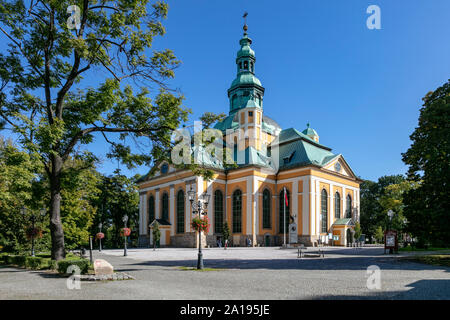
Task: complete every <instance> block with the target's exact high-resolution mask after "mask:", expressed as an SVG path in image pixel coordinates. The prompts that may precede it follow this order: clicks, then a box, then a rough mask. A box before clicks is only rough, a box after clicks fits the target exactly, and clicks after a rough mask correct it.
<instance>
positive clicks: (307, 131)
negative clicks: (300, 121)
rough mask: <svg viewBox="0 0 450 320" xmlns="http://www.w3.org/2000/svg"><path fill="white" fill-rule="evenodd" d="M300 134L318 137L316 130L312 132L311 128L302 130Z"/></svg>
mask: <svg viewBox="0 0 450 320" xmlns="http://www.w3.org/2000/svg"><path fill="white" fill-rule="evenodd" d="M302 133H303V134H306V135H307V136H318V134H317V132H316V130H314V129H313V128H310V127H308V128H306V129H305V130H303V131H302Z"/></svg>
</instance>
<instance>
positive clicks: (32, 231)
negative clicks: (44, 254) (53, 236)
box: [20, 206, 46, 257]
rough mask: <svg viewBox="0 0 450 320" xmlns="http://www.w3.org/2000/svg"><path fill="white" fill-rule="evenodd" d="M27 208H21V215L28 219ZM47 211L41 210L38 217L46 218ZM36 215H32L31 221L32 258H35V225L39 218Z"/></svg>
mask: <svg viewBox="0 0 450 320" xmlns="http://www.w3.org/2000/svg"><path fill="white" fill-rule="evenodd" d="M27 211H28V210H27V208H26V207H24V206H23V207H22V208H20V213H21V214H22V216H23V217H26V215H27ZM45 213H46V211H45V209H44V208H42V209H40V210H39V216H38V217H44V216H45ZM38 217H37V216H36V215H35V214H34V213H31V216H30V221H31V256H32V257H34V256H35V254H34V233H35V224H36V220H37V218H38Z"/></svg>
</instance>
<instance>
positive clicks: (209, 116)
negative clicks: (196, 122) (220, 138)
mask: <svg viewBox="0 0 450 320" xmlns="http://www.w3.org/2000/svg"><path fill="white" fill-rule="evenodd" d="M226 116H227V115H226V114H225V113H223V112H222V113H220V114H215V113H213V112H205V113H204V114H202V116H201V117H200V121H201V122H202V125H203V129H208V128H210V127H211V125H212V124H214V123H216V122H220V121H222V120H223V119H225V118H226Z"/></svg>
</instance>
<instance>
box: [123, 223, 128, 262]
mask: <svg viewBox="0 0 450 320" xmlns="http://www.w3.org/2000/svg"><path fill="white" fill-rule="evenodd" d="M122 221H123V224H124V230H123V237H124V240H125V246H124V247H123V255H124V256H127V255H128V254H127V235H126V228H127V221H128V216H127V215H124V216H123V218H122Z"/></svg>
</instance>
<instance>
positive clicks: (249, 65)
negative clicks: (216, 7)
mask: <svg viewBox="0 0 450 320" xmlns="http://www.w3.org/2000/svg"><path fill="white" fill-rule="evenodd" d="M239 43H240V45H241V48H240V50H239V51H238V52H237V58H236V65H237V76H236V79H234V81H233V82H232V84H231V87H230V88H229V89H228V97H229V100H230V110H229V115H228V116H227V117H226V118H225V119H224V120H223V121H222V122H219V123H217V124H216V125H215V129H218V130H221V132H222V133H223V140H224V141H232V142H233V143H232V144H231V145H232V147H231V145H230V144H228V145H229V146H230V147H231V148H232V149H233V151H234V152H233V153H234V160H235V161H236V162H238V163H239V165H238V166H237V167H235V168H227V167H225V166H224V165H223V164H222V162H220V161H215V160H211V159H210V157H209V156H208V155H205V157H204V159H206V160H205V163H206V165H207V166H208V167H209V168H211V169H212V170H214V172H215V176H214V179H213V180H212V181H204V180H203V178H202V177H197V176H194V175H193V174H192V172H191V171H188V170H180V169H175V168H174V167H173V166H171V165H169V164H168V163H162V164H160V165H159V166H158V168H156V169H157V170H156V173H155V174H150V173H149V174H147V175H146V176H144V177H143V178H142V179H141V180H140V181H139V192H140V207H139V208H140V210H139V219H140V220H139V222H140V228H139V232H140V245H141V246H146V245H149V244H150V242H151V236H150V235H151V227H150V224H152V223H154V221H155V219H157V221H158V223H159V226H160V230H161V239H160V244H161V245H162V246H175V247H195V246H197V238H196V236H195V233H194V232H192V229H191V220H192V213H191V207H190V202H189V201H188V199H187V193H186V192H187V191H188V190H190V189H191V188H192V189H193V190H195V191H196V192H197V195H200V194H202V193H203V192H207V193H209V194H210V195H211V200H210V203H209V207H208V217H209V219H210V222H211V228H210V230H209V233H208V234H207V235H206V242H207V244H208V245H210V246H216V244H217V240H218V239H220V238H221V237H222V235H221V233H222V228H223V223H224V222H225V221H227V222H228V225H229V227H230V231H231V234H232V236H231V243H232V245H234V246H236V245H238V246H246V239H247V238H249V239H250V240H251V243H252V245H253V246H255V245H258V246H259V245H261V246H274V245H281V244H283V243H284V241H285V236H284V235H285V234H286V239H287V240H286V243H296V242H297V243H304V244H306V245H311V243H313V242H315V241H323V242H328V243H333V244H334V245H346V244H347V242H348V241H349V239H348V238H349V237H350V236H351V233H352V230H353V227H354V223H355V222H356V221H359V206H360V203H359V201H360V200H359V199H360V194H359V192H360V191H359V185H360V182H361V180H360V179H358V178H357V177H356V175H355V174H354V172H353V171H352V169H351V168H350V166H349V165H348V164H347V162H346V161H345V160H344V158H343V156H342V155H341V154H334V153H332V152H331V149H330V148H328V147H326V146H324V145H322V144H320V142H319V135H318V133H317V132H316V131H315V130H314V129H312V128H310V127H309V124H308V126H307V128H306V129H305V130H303V131H302V132H300V131H297V130H296V129H294V128H289V129H282V128H281V127H280V126H279V125H278V124H277V122H276V121H275V120H273V119H271V118H269V117H268V116H266V115H264V113H263V101H264V87H263V86H262V84H261V82H260V81H259V79H258V78H257V77H256V76H255V62H256V59H255V52H254V51H253V50H252V49H251V47H250V45H251V43H252V40H251V39H250V38H249V37H248V34H247V26H246V25H245V26H244V36H243V38H242V39H241V40H240V41H239ZM289 108H290V106H286V107H285V111H289ZM282 111H283V110H279V111H278V112H282ZM194 152H201V150H200V151H199V150H194ZM275 160H276V161H275ZM154 171H155V170H151V171H150V172H154ZM284 188H286V190H287V192H286V194H287V199H288V201H287V203H288V205H287V206H286V218H285V217H284V216H283V212H284V211H285V210H284V206H285V205H284V201H285V200H284V193H283V192H284V191H283V190H284ZM285 230H286V233H285V232H284V231H285ZM330 233H331V234H333V235H334V240H331V239H330V238H329V234H330ZM222 242H223V241H222ZM203 243H205V242H204V241H203Z"/></svg>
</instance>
